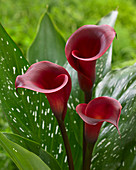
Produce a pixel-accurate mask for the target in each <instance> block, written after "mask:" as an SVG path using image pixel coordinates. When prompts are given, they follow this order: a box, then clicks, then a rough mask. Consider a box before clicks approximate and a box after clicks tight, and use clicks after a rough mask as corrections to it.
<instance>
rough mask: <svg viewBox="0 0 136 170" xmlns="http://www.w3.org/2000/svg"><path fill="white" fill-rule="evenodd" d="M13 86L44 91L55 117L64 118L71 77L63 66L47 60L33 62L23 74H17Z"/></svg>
mask: <svg viewBox="0 0 136 170" xmlns="http://www.w3.org/2000/svg"><path fill="white" fill-rule="evenodd" d="M15 87H16V89H17V88H26V89H30V90H33V91H37V92H40V93H44V94H45V95H46V96H47V99H48V101H49V103H50V106H51V109H52V112H53V113H54V115H55V116H56V118H58V119H61V120H64V118H65V114H66V110H67V101H68V99H69V95H70V92H71V78H70V76H69V74H68V72H67V71H66V70H65V69H64V68H63V67H61V66H59V65H57V64H54V63H51V62H49V61H41V62H38V63H35V64H33V65H31V66H30V67H29V69H28V70H27V71H26V73H25V74H23V75H19V76H17V78H16V81H15Z"/></svg>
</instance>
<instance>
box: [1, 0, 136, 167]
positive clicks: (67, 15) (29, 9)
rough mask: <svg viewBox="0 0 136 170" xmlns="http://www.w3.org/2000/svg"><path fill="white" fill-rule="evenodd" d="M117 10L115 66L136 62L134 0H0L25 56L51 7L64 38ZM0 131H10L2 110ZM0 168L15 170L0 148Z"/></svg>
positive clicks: (3, 14)
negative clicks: (40, 23)
mask: <svg viewBox="0 0 136 170" xmlns="http://www.w3.org/2000/svg"><path fill="white" fill-rule="evenodd" d="M115 9H118V11H119V15H118V18H117V22H116V25H115V30H116V32H117V35H118V40H114V45H113V61H112V62H113V64H112V67H113V68H121V67H124V66H128V65H130V64H134V63H135V62H136V57H135V53H136V41H135V39H136V32H135V29H136V10H135V9H136V1H135V0H130V1H126V0H114V1H113V0H103V1H101V0H96V1H94V0H90V1H88V0H84V1H82V0H74V1H72V0H40V1H39V0H33V1H32V0H16V2H14V1H13V0H6V1H5V0H0V22H1V23H2V25H3V26H4V27H5V29H6V30H7V32H8V33H9V35H10V36H11V37H12V39H13V40H14V41H15V42H16V43H17V44H18V46H19V47H20V48H21V49H22V51H23V53H24V55H25V56H26V51H27V48H28V47H29V46H30V45H31V43H32V41H33V39H34V37H35V34H36V30H37V24H38V22H39V18H40V16H41V15H42V14H43V13H44V12H45V10H48V12H49V13H50V15H51V17H52V19H53V20H54V23H55V24H56V25H57V27H58V28H59V30H60V32H61V33H62V35H63V37H64V38H65V40H67V39H68V37H69V36H70V35H71V34H72V33H73V32H74V31H75V30H76V29H77V28H78V27H80V26H82V25H85V24H96V23H97V22H98V21H99V19H100V18H101V17H103V16H105V15H107V14H108V13H109V12H110V11H112V10H115ZM0 131H10V129H9V127H8V124H7V122H6V120H5V118H4V116H3V115H2V113H1V112H0ZM0 167H3V168H2V169H6V168H9V169H16V167H15V166H14V165H13V163H12V162H11V161H10V159H8V158H7V156H6V154H5V152H4V151H3V150H2V149H1V150H0Z"/></svg>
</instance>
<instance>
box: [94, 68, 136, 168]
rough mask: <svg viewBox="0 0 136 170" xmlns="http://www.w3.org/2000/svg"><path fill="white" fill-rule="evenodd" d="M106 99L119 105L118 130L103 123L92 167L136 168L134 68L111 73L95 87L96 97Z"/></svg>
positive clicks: (135, 83)
mask: <svg viewBox="0 0 136 170" xmlns="http://www.w3.org/2000/svg"><path fill="white" fill-rule="evenodd" d="M98 96H110V97H113V98H115V99H117V100H118V101H119V102H120V103H121V105H122V107H123V108H122V112H121V117H120V120H119V130H120V133H121V139H120V137H119V135H118V133H117V132H116V128H115V127H114V126H113V125H110V124H108V123H105V124H104V126H103V128H102V129H101V131H102V132H101V133H100V136H99V138H98V142H97V144H96V147H95V150H94V157H93V167H95V168H96V167H97V168H98V169H99V168H101V169H106V170H108V169H109V168H110V169H111V170H116V169H120V170H124V169H129V170H133V169H135V167H136V161H135V160H136V145H135V143H136V138H135V136H136V128H135V124H136V116H135V113H136V66H131V67H128V68H124V69H121V70H116V71H111V72H110V73H108V74H107V75H106V76H105V78H104V79H103V80H102V82H100V83H99V84H98V86H97V87H96V97H98Z"/></svg>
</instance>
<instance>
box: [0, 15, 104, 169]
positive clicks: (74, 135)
mask: <svg viewBox="0 0 136 170" xmlns="http://www.w3.org/2000/svg"><path fill="white" fill-rule="evenodd" d="M45 19H46V23H47V24H45V23H44V22H43V21H45ZM47 20H48V21H47ZM42 23H43V25H44V27H48V26H51V25H52V24H51V22H50V19H49V16H48V15H47V14H45V16H44V17H43V19H42V21H41V26H42ZM41 26H40V27H39V30H40V28H42V29H44V28H43V27H41ZM52 27H53V25H52ZM53 28H54V27H53ZM53 28H52V29H50V30H55V29H53ZM48 29H49V28H48ZM38 34H39V32H38ZM58 34H59V33H57V35H58ZM48 35H50V34H48ZM52 35H54V36H52ZM37 36H38V35H37ZM50 36H51V37H56V35H55V33H54V31H53V32H52V33H51V35H50ZM58 37H61V36H60V35H58ZM48 38H49V37H48ZM52 39H53V38H52ZM60 39H61V38H60ZM53 41H54V42H55V40H53ZM56 41H57V42H58V40H56ZM62 41H63V40H62ZM62 41H61V42H62ZM37 43H39V45H38V44H36V45H35V47H33V49H36V46H40V43H43V41H42V42H40V41H37ZM63 43H64V41H63ZM63 43H59V44H60V46H61V47H60V49H63V50H62V51H63V52H64V44H63ZM34 44H35V43H34ZM57 44H58V43H57ZM32 46H33V45H32ZM32 46H31V47H30V49H31V48H32ZM50 47H51V44H50ZM38 49H40V50H41V51H42V52H43V48H38ZM55 49H56V48H55ZM51 50H52V51H53V50H54V49H53V48H52V49H51ZM63 52H62V53H63ZM34 53H35V54H36V52H34ZM56 54H57V52H56ZM28 56H29V61H30V60H31V59H32V60H33V55H30V53H29V52H28ZM37 56H38V58H39V55H37ZM37 56H36V57H37ZM46 56H47V55H46ZM62 56H63V55H59V57H58V55H57V56H56V57H55V58H53V57H54V55H50V57H49V58H42V59H41V58H40V60H45V59H46V60H50V61H53V62H57V61H56V60H58V64H60V65H63V64H64V63H65V60H66V58H65V57H62ZM30 58H31V59H30ZM63 58H65V59H64V60H63ZM36 59H37V58H35V61H36ZM40 60H39V61H40ZM35 61H30V62H31V63H33V62H35ZM103 62H104V61H103ZM64 66H65V68H67V69H68V71H69V72H70V74H71V77H72V93H71V96H70V99H69V102H68V111H67V115H66V118H65V124H66V129H67V132H68V136H69V140H70V145H71V149H72V155H73V158H74V165H75V169H80V168H81V166H82V134H83V133H82V131H83V121H82V120H81V119H80V118H79V116H78V114H77V113H76V111H75V108H76V106H77V105H78V104H79V103H82V102H84V98H83V93H82V91H81V90H80V88H79V85H78V79H77V74H76V73H75V71H73V68H71V66H69V64H68V63H67V62H66V63H65V65H64ZM28 67H29V64H28V62H27V61H26V59H25V58H24V57H23V55H22V53H21V51H20V50H19V48H18V47H17V46H16V44H15V43H14V42H13V41H12V40H11V38H10V37H9V36H8V34H7V33H6V32H5V30H4V29H3V27H2V26H0V75H1V79H0V89H1V93H0V102H1V104H2V109H3V113H5V116H6V118H7V120H8V122H9V125H10V127H11V128H12V131H13V132H14V133H16V134H18V135H21V136H23V137H25V138H28V139H30V140H33V141H35V142H37V143H39V145H40V146H42V148H43V149H44V150H45V151H47V152H49V153H50V154H51V155H52V156H53V157H55V159H56V160H57V161H58V162H59V164H60V166H61V168H62V169H68V165H67V156H66V152H65V148H64V144H63V140H62V136H61V133H60V130H59V127H58V124H57V121H56V119H55V117H54V115H53V113H52V111H51V109H50V107H49V103H48V101H47V99H46V97H45V95H44V94H39V93H36V92H32V91H30V90H23V91H22V92H21V95H18V94H17V93H16V90H15V85H14V82H15V79H16V76H17V75H19V74H23V73H24V72H25V71H26V70H27V68H28ZM97 67H98V66H97ZM79 127H80V128H79Z"/></svg>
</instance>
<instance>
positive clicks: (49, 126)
mask: <svg viewBox="0 0 136 170" xmlns="http://www.w3.org/2000/svg"><path fill="white" fill-rule="evenodd" d="M50 130H51V123H49V131H50Z"/></svg>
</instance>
